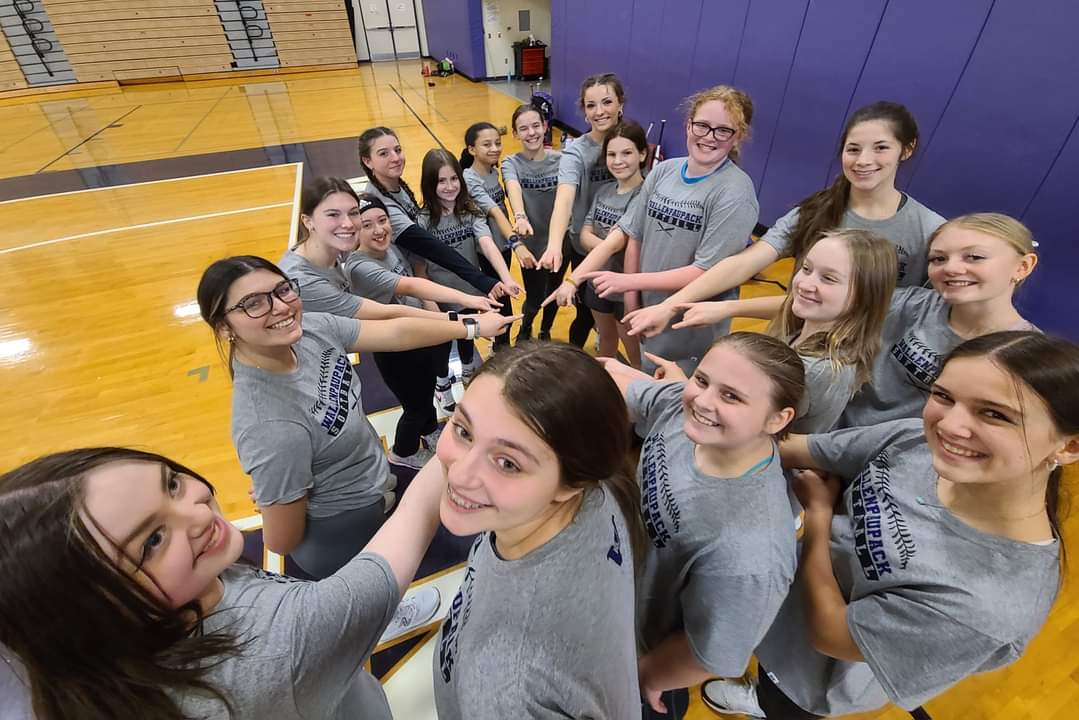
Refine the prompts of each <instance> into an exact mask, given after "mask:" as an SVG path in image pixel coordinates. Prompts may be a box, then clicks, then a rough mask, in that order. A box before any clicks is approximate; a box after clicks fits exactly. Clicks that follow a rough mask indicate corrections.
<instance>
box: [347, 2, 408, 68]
mask: <svg viewBox="0 0 1079 720" xmlns="http://www.w3.org/2000/svg"><path fill="white" fill-rule="evenodd" d="M352 4H353V6H354V7H355V9H356V10H358V13H357V16H358V17H357V19H358V20H360V22H358V23H356V25H357V28H356V32H357V34H359V32H360V30H361V29H362V31H363V33H364V36H365V40H366V45H367V51H368V54H369V55H370V56H371V61H372V62H379V61H384V60H407V59H410V58H418V57H420V29H419V22H418V21H417V20H416V5H415V0H352Z"/></svg>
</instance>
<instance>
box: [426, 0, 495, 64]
mask: <svg viewBox="0 0 1079 720" xmlns="http://www.w3.org/2000/svg"><path fill="white" fill-rule="evenodd" d="M423 16H424V17H423V20H424V27H425V28H426V29H427V48H428V52H430V53H431V56H432V57H433V58H435V59H436V60H441V59H442V58H445V57H449V58H450V59H451V60H453V64H454V67H456V68H457V70H459V71H460V72H462V73H464V74H465V75H467V76H468V77H470V78H484V77H486V76H487V62H486V60H485V59H484V57H485V54H484V51H483V8H482V7H481V6H480V0H436V2H428V3H424V6H423Z"/></svg>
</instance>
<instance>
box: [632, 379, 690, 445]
mask: <svg viewBox="0 0 1079 720" xmlns="http://www.w3.org/2000/svg"><path fill="white" fill-rule="evenodd" d="M685 385H686V384H685V383H684V382H662V381H651V380H636V381H634V382H632V383H630V386H629V389H628V391H627V392H626V407H628V408H629V411H630V413H631V414H633V415H634V416H635V417H637V428H638V429H639V430H640V431H641V432H642V433H644V434H645V435H647V434H648V433H650V432H652V430H653V428H655V426H656V425H657V424H658V423H659V421H660V419H661V418H662V417H664V416H665V415H666V414H669V413H670V412H672V411H673V412H677V411H678V409H679V408H680V407H681V405H682V389H683V388H684V387H685ZM665 411H666V412H665Z"/></svg>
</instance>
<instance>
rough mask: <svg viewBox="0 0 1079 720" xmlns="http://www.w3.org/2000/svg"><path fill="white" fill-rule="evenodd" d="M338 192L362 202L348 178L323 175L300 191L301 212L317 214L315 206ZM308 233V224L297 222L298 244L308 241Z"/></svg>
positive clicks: (357, 202) (309, 215)
mask: <svg viewBox="0 0 1079 720" xmlns="http://www.w3.org/2000/svg"><path fill="white" fill-rule="evenodd" d="M336 193H344V194H345V195H349V196H351V197H352V199H353V200H355V201H356V204H357V205H359V204H360V197H359V196H358V195H357V194H356V191H355V190H353V189H352V186H351V185H349V184H348V180H345V179H343V178H337V177H327V176H322V177H317V178H315V180H314V181H313V182H312V183H311V184H310V185H305V186H304V188H303V191H302V192H301V193H300V214H301V215H306V216H307V217H311V216H312V215H314V214H315V208H317V207H318V206H319V205H321V204H322V201H323V200H325V199H326V198H328V197H329V196H330V195H334V194H336ZM308 235H309V233H308V231H307V226H306V225H304V224H303V223H302V222H299V223H296V244H297V245H300V244H301V243H304V242H307V237H308Z"/></svg>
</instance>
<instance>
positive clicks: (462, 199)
mask: <svg viewBox="0 0 1079 720" xmlns="http://www.w3.org/2000/svg"><path fill="white" fill-rule="evenodd" d="M447 166H448V167H451V168H453V172H454V173H456V174H457V181H458V182H459V183H460V184H461V191H460V192H459V193H457V199H456V200H455V201H454V203H453V214H454V215H456V216H457V218H458V219H459V220H464V219H465V218H466V217H468V216H469V215H478V216H479V217H483V211H482V210H480V209H479V207H478V206H477V205H476V203H475V202H473V200H472V196H470V195H469V194H468V186H467V185H466V184H465V176H464V171H462V170H461V163H459V162H457V158H455V157H454V156H453V154H452V153H451V152H450V151H449V150H441V149H439V148H435V149H433V150H428V151H427V154H426V155H424V156H423V169H422V170H421V174H420V195H421V196H422V197H423V205H422V207H423V209H424V210H426V211H427V213H428V214H429V215H430V216H431V227H432V228H435V227H438V223H439V221H440V220H441V219H442V202H441V201H440V200H439V199H438V173H439V171H441V170H442V168H444V167H447Z"/></svg>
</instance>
